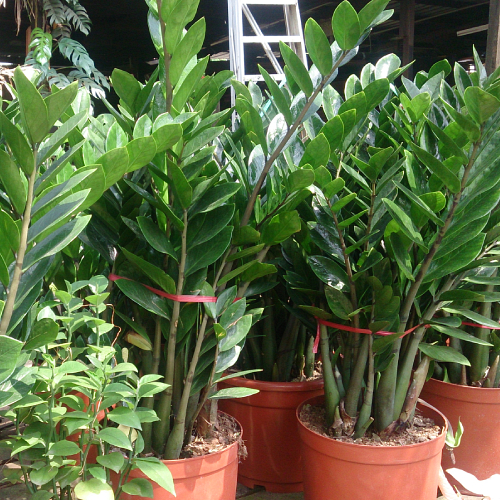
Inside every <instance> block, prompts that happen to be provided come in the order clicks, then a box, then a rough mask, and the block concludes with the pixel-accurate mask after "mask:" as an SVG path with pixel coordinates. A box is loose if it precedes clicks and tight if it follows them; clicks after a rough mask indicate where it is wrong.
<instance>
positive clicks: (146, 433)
mask: <svg viewBox="0 0 500 500" xmlns="http://www.w3.org/2000/svg"><path fill="white" fill-rule="evenodd" d="M160 355H161V318H160V317H159V316H156V318H155V339H154V344H153V363H152V365H151V370H150V372H149V373H151V374H153V375H157V374H158V368H159V366H160ZM143 406H144V407H145V408H148V409H150V410H152V409H153V408H154V398H144V402H143ZM152 437H153V423H152V422H144V423H143V424H142V438H143V439H144V452H145V453H150V452H151V446H152Z"/></svg>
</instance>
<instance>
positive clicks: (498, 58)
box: [486, 0, 500, 75]
mask: <svg viewBox="0 0 500 500" xmlns="http://www.w3.org/2000/svg"><path fill="white" fill-rule="evenodd" d="M499 31H500V0H490V13H489V22H488V40H487V42H486V72H487V73H488V75H490V74H491V73H493V71H495V69H497V68H498V66H500V36H499Z"/></svg>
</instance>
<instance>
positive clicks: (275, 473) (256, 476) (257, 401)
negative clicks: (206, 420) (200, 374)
mask: <svg viewBox="0 0 500 500" xmlns="http://www.w3.org/2000/svg"><path fill="white" fill-rule="evenodd" d="M228 387H249V388H252V389H258V390H259V391H260V392H259V393H258V394H254V395H253V396H249V397H247V398H238V399H223V400H220V401H219V408H220V409H221V410H223V411H225V412H226V413H228V414H229V415H232V416H233V417H235V418H236V420H238V422H240V423H241V425H242V426H243V429H245V444H246V447H247V450H248V457H247V458H246V459H245V460H243V461H242V463H241V464H240V469H239V473H238V481H239V482H240V483H242V484H244V485H245V486H247V487H248V488H254V487H255V486H264V487H265V488H266V490H267V491H270V492H274V493H290V492H295V491H302V489H303V487H302V468H301V464H300V442H299V435H298V432H297V423H296V420H295V410H296V409H297V406H298V405H299V404H300V403H302V402H303V401H305V400H306V399H308V398H311V397H313V396H317V395H319V394H322V392H323V380H314V381H310V382H264V381H260V380H248V379H244V378H240V377H235V378H232V379H228V380H225V381H223V382H221V383H220V384H219V388H221V389H222V388H228Z"/></svg>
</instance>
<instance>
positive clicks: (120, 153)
mask: <svg viewBox="0 0 500 500" xmlns="http://www.w3.org/2000/svg"><path fill="white" fill-rule="evenodd" d="M96 163H98V164H100V165H102V168H103V170H104V175H105V176H106V187H107V188H108V187H110V186H112V185H113V184H116V183H117V182H118V181H119V180H120V179H121V178H122V177H123V176H124V175H125V174H126V173H127V170H128V166H129V157H128V152H127V148H125V147H123V148H117V149H112V150H111V151H108V152H107V153H104V154H103V155H102V156H101V157H100V158H98V159H97V160H96Z"/></svg>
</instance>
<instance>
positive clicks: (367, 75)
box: [299, 2, 500, 499]
mask: <svg viewBox="0 0 500 500" xmlns="http://www.w3.org/2000/svg"><path fill="white" fill-rule="evenodd" d="M379 6H380V7H381V9H383V8H384V7H385V4H384V5H382V4H380V5H379ZM346 18H349V19H350V20H351V21H350V22H349V23H346V22H345V19H346ZM363 20H366V11H363V10H362V11H361V12H360V13H359V15H358V14H357V13H356V12H355V11H354V9H353V8H352V7H351V6H350V4H348V3H347V2H342V3H341V4H340V5H339V7H338V8H337V10H336V11H335V13H334V16H333V31H334V35H335V36H336V37H337V43H338V44H339V45H340V47H341V50H344V51H345V50H348V49H351V48H352V47H355V46H356V44H357V43H358V39H359V38H360V36H361V34H362V32H363V30H364V28H365V27H366V22H365V21H363ZM360 27H361V29H360ZM309 52H310V53H311V51H309ZM325 53H326V49H325ZM449 69H450V68H449V64H448V63H447V62H441V63H438V64H437V65H435V66H433V67H432V68H431V70H430V71H429V73H427V74H424V73H420V74H418V75H417V77H416V79H415V82H411V81H409V80H407V79H403V87H401V88H400V89H396V87H395V86H394V85H393V84H391V82H392V81H393V80H394V78H395V76H397V75H398V74H399V59H398V58H397V57H396V56H393V55H389V56H386V57H384V58H383V59H382V60H381V61H379V62H378V63H377V65H376V66H373V65H367V66H366V67H365V68H364V69H363V71H362V73H361V77H360V78H357V77H355V76H353V77H350V78H349V79H348V80H347V83H346V91H345V97H346V99H345V101H344V100H343V99H342V98H341V97H340V96H339V95H338V94H337V93H335V92H333V91H330V95H328V94H327V97H326V98H325V93H324V92H323V107H324V110H325V115H326V117H327V118H328V119H329V121H328V122H327V123H324V124H322V123H321V122H319V123H318V125H317V127H316V129H315V132H316V135H315V137H314V138H311V139H310V142H308V144H307V145H306V153H305V155H306V154H307V150H308V149H309V150H310V151H311V152H314V154H311V155H310V156H308V160H307V161H308V162H310V164H311V166H312V168H313V169H314V173H315V186H314V188H311V191H312V192H313V206H312V208H313V214H311V215H310V219H309V223H308V226H309V229H310V232H309V237H308V238H304V237H301V238H300V240H301V241H302V246H303V248H304V251H305V252H306V253H307V254H308V255H309V264H310V266H311V269H312V270H313V272H314V273H315V274H316V276H317V277H318V279H319V281H320V286H319V287H318V289H316V290H312V292H311V293H310V299H309V303H306V304H304V305H303V308H304V310H306V311H308V312H309V313H311V314H312V315H313V316H314V317H315V320H316V321H317V322H318V324H319V332H320V346H321V353H322V360H323V368H324V372H323V377H324V381H325V400H324V412H325V422H326V425H325V427H324V429H329V431H328V432H331V433H332V434H333V435H335V436H338V439H329V438H325V437H322V436H320V435H319V434H317V433H315V432H312V431H311V430H310V429H309V428H308V427H306V426H305V425H304V424H303V423H300V424H299V429H300V433H301V436H302V439H303V441H305V442H304V446H303V457H304V461H303V464H304V479H305V483H304V484H305V493H306V498H315V499H318V498H328V497H329V495H330V491H331V490H332V489H335V491H336V495H337V496H339V498H351V497H352V496H361V495H362V494H365V493H366V491H375V490H374V488H376V489H377V491H378V492H381V493H380V495H381V497H383V498H396V497H397V498H412V499H414V498H433V497H434V496H435V491H436V487H437V477H438V469H439V463H440V455H441V449H442V446H443V444H444V439H445V433H446V425H445V423H444V419H443V417H442V416H440V415H439V414H438V413H435V414H434V417H433V418H434V420H435V422H436V424H437V425H438V426H439V427H440V430H438V431H437V437H436V439H434V440H429V442H428V443H419V444H416V445H410V446H399V447H390V446H366V445H360V444H357V443H352V444H351V443H346V442H343V441H344V440H345V439H346V436H347V437H349V436H350V437H352V438H354V440H356V439H362V438H363V437H364V436H365V434H366V432H367V430H368V429H369V428H371V429H373V433H374V434H375V436H378V438H380V439H388V438H389V436H391V435H393V434H395V433H397V431H399V430H401V429H403V428H408V427H409V426H410V423H411V421H412V419H413V417H414V414H415V406H416V404H417V399H418V395H419V393H420V391H421V388H422V386H423V384H424V381H425V378H426V375H427V371H428V366H429V364H430V360H431V358H432V359H435V360H438V361H444V360H450V361H455V362H458V363H462V364H466V363H467V360H466V358H465V357H464V356H463V355H461V354H460V353H459V352H457V351H456V350H455V349H453V348H452V347H450V346H438V345H434V344H431V343H429V342H423V339H424V336H425V334H426V332H427V330H428V328H427V327H428V326H429V325H431V326H432V327H433V328H434V329H437V330H446V332H447V334H448V335H450V336H454V337H459V338H462V339H466V340H467V341H469V342H472V343H482V344H484V343H485V342H484V341H483V340H481V339H477V338H476V337H474V336H471V335H466V334H465V335H464V332H463V331H462V330H460V329H458V328H456V327H455V326H453V324H455V325H456V320H449V319H448V318H442V317H439V316H438V317H437V316H436V315H437V314H438V315H439V314H440V313H439V311H440V310H441V308H442V307H443V306H444V305H446V304H449V303H450V302H454V301H461V300H465V298H466V295H467V294H470V292H469V291H468V290H463V289H462V288H463V282H462V280H461V278H460V277H461V272H462V271H463V270H464V268H467V267H470V268H475V267H479V266H480V265H481V258H480V257H482V256H481V251H482V243H483V240H484V233H481V229H482V227H483V226H480V225H479V224H478V223H477V220H478V219H479V218H486V215H487V214H488V213H489V211H490V210H491V208H493V207H494V206H496V204H497V203H498V192H497V190H496V187H494V186H495V183H496V180H494V182H492V183H490V182H486V181H485V180H486V178H487V177H488V176H489V175H491V176H492V178H494V179H496V178H495V177H494V175H496V174H493V173H492V169H491V167H490V158H488V152H489V151H491V148H494V147H495V146H494V145H495V137H496V136H495V132H496V131H497V130H498V113H497V110H498V109H499V107H500V101H498V99H497V98H496V97H495V89H496V87H495V79H496V77H494V78H493V79H490V80H489V81H485V80H484V81H483V83H481V86H480V85H479V82H476V85H469V87H467V88H462V94H460V93H457V94H455V92H454V91H453V90H451V89H450V88H449V86H448V84H447V83H446V82H445V81H444V77H445V75H446V74H447V73H448V72H449ZM460 74H461V73H459V74H458V75H459V76H460ZM458 79H459V78H458ZM457 83H458V85H461V84H462V83H463V82H462V81H461V80H459V82H457ZM450 90H451V92H450ZM375 108H376V109H375ZM403 146H404V147H403ZM320 153H321V154H320ZM304 163H305V161H304ZM486 193H487V194H488V195H491V199H489V202H491V205H487V208H486V211H484V210H485V209H484V207H482V208H481V210H479V209H477V210H474V207H475V203H478V202H479V200H480V199H482V198H483V197H486ZM470 203H472V204H470ZM485 203H486V202H485ZM469 204H470V205H469ZM466 207H468V210H465V208H466ZM465 214H467V216H466V215H465ZM457 245H463V246H458V248H457ZM466 249H467V252H465V250H466ZM457 276H458V278H457ZM318 291H319V292H320V296H319V297H318ZM483 300H486V299H483ZM327 327H330V328H333V329H334V330H335V332H336V333H335V335H334V336H332V337H331V338H329V335H328V329H327ZM330 345H331V346H332V347H335V354H334V355H333V357H331V348H330ZM415 360H416V361H417V363H418V366H417V368H416V370H415V371H414V372H413V370H414V362H415ZM304 408H305V410H304ZM420 409H421V410H422V411H423V412H424V414H425V415H426V416H428V415H429V410H428V409H426V408H422V407H421V408H420ZM309 410H310V411H309ZM308 411H309V413H310V414H309V418H311V419H314V417H315V415H316V413H315V412H316V409H315V406H314V405H312V406H311V405H308V406H306V407H304V405H303V406H302V409H301V410H299V415H300V416H301V418H302V419H304V418H307V416H308ZM318 411H319V410H318ZM342 436H343V437H342ZM378 438H377V437H375V439H378ZM379 444H380V443H379ZM337 448H339V449H341V450H342V451H339V452H337V451H335V450H336V449H337ZM426 448H430V450H429V449H427V450H426ZM348 450H349V451H348ZM351 450H352V451H351ZM408 450H411V451H410V454H418V453H419V452H421V453H422V455H421V460H420V461H419V462H418V464H416V466H415V467H416V469H415V471H414V472H411V473H409V472H408V471H409V469H408V467H409V466H408V465H407V459H405V458H396V457H395V456H394V455H395V454H397V453H403V454H404V453H405V452H408ZM377 451H378V453H377ZM358 452H359V453H360V454H361V455H363V454H364V457H365V458H364V459H363V458H360V464H357V465H353V460H356V459H355V458H354V457H355V456H356V454H357V453H358ZM347 453H348V454H349V458H348V461H349V463H348V465H347V468H345V469H342V468H341V462H342V455H345V454H347ZM325 454H327V455H330V456H331V458H332V462H330V463H329V464H328V465H327V460H326V458H325ZM320 457H321V458H320ZM377 457H378V458H377ZM382 457H385V458H386V459H387V462H384V459H383V458H382ZM424 457H426V458H425V459H426V460H428V462H427V463H425V461H423V460H424ZM361 462H368V463H372V464H373V466H374V470H373V472H362V471H363V470H364V469H363V468H362V467H364V465H366V464H363V465H361ZM381 463H387V467H386V466H384V467H381V466H380V464H381ZM397 463H405V465H404V467H403V470H404V472H401V471H398V470H397V465H396V464H397ZM389 465H390V466H389ZM358 466H359V467H360V468H359V469H358ZM382 470H383V471H384V472H383V478H382ZM379 471H380V472H379ZM388 471H392V472H388ZM388 473H390V474H393V477H394V478H396V477H400V478H401V480H402V481H401V484H398V487H394V482H393V481H387V474H388ZM379 474H380V476H379ZM403 476H404V477H403ZM377 477H380V479H381V483H380V484H378V483H377V484H376V485H375V481H376V478H377ZM364 478H366V482H365V481H364ZM409 479H411V480H409ZM356 483H358V484H359V485H360V487H361V488H363V492H364V493H359V494H358V495H356V493H355V492H353V486H354V485H355V484H356ZM389 484H390V486H388V485H389ZM384 485H387V486H388V487H389V490H387V488H384ZM377 494H379V493H377Z"/></svg>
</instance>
